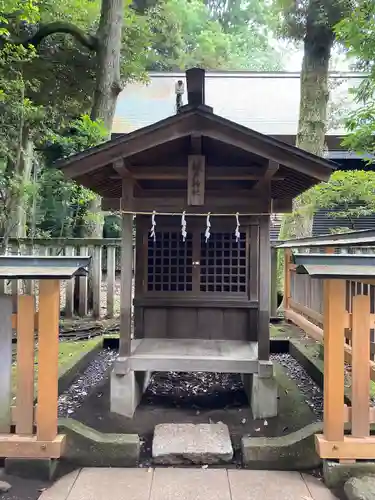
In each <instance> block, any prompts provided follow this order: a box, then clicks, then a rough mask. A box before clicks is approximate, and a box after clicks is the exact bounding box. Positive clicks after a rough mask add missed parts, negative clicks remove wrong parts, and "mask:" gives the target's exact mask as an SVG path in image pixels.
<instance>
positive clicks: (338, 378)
mask: <svg viewBox="0 0 375 500" xmlns="http://www.w3.org/2000/svg"><path fill="white" fill-rule="evenodd" d="M345 288H346V287H345V280H341V279H337V280H334V279H332V280H325V281H324V285H323V290H324V292H323V301H324V302H323V307H324V308H323V331H324V438H325V439H326V440H328V441H342V440H343V439H344V411H343V408H344V329H345ZM366 364H367V360H366Z"/></svg>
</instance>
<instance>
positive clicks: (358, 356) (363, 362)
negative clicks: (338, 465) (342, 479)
mask: <svg viewBox="0 0 375 500" xmlns="http://www.w3.org/2000/svg"><path fill="white" fill-rule="evenodd" d="M352 323H353V326H352V435H353V437H358V438H362V437H367V436H369V434H370V419H369V386H370V370H369V366H368V362H367V360H369V359H370V328H369V326H370V296H369V295H356V296H355V297H353V322H352Z"/></svg>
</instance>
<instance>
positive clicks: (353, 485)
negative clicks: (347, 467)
mask: <svg viewBox="0 0 375 500" xmlns="http://www.w3.org/2000/svg"><path fill="white" fill-rule="evenodd" d="M344 491H345V495H346V496H347V497H348V500H374V498H375V476H363V477H352V478H350V479H349V480H348V481H346V483H345V486H344Z"/></svg>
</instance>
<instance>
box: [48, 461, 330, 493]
mask: <svg viewBox="0 0 375 500" xmlns="http://www.w3.org/2000/svg"><path fill="white" fill-rule="evenodd" d="M272 499H275V500H337V499H336V497H335V496H334V495H333V494H332V493H331V492H330V491H329V490H328V489H327V488H326V487H325V486H324V485H323V484H322V483H321V482H320V481H318V480H317V479H315V478H313V477H311V476H309V475H306V474H300V473H299V472H270V471H256V470H235V469H228V470H226V469H203V468H202V469H191V468H190V469H183V468H160V469H117V468H116V469H115V468H113V469H100V468H95V469H82V470H80V471H75V472H73V473H71V474H69V475H67V476H65V477H63V478H62V479H60V480H59V481H57V482H56V483H55V484H54V485H53V486H52V487H51V488H49V489H48V490H46V491H44V492H43V493H42V495H41V497H40V499H39V500H272Z"/></svg>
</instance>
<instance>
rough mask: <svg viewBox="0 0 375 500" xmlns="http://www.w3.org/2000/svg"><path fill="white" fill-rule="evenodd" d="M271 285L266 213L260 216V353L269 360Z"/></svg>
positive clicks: (268, 223)
mask: <svg viewBox="0 0 375 500" xmlns="http://www.w3.org/2000/svg"><path fill="white" fill-rule="evenodd" d="M270 285H271V245H270V216H269V215H265V216H263V217H261V218H260V224H259V313H258V314H259V316H258V355H259V359H262V360H268V359H269V354H270Z"/></svg>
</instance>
